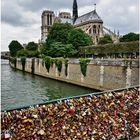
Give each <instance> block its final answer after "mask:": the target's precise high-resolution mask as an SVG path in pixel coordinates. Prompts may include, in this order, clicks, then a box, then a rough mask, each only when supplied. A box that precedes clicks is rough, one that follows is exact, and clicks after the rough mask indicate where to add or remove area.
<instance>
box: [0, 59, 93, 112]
mask: <svg viewBox="0 0 140 140" xmlns="http://www.w3.org/2000/svg"><path fill="white" fill-rule="evenodd" d="M91 92H95V91H94V90H91V89H87V88H83V87H80V86H75V85H71V84H67V83H63V82H59V81H55V80H51V79H47V78H43V77H39V76H35V75H31V74H28V73H23V72H22V71H18V70H16V71H15V70H13V69H12V68H11V67H10V66H9V64H8V60H1V109H2V110H7V109H14V108H18V107H24V106H29V105H33V104H39V103H43V102H45V101H50V100H54V99H59V98H63V97H70V96H75V95H82V94H88V93H91Z"/></svg>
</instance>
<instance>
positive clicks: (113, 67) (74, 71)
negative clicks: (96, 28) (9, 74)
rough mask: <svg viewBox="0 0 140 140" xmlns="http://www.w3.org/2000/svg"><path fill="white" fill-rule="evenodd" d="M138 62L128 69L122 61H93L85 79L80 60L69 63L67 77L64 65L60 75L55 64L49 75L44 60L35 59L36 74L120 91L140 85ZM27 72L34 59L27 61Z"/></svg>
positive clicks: (20, 68)
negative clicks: (120, 89)
mask: <svg viewBox="0 0 140 140" xmlns="http://www.w3.org/2000/svg"><path fill="white" fill-rule="evenodd" d="M137 61H138V60H133V63H132V64H133V65H132V66H131V67H129V66H128V67H126V66H125V65H124V64H123V63H124V62H123V61H122V60H92V61H91V62H90V64H88V66H87V73H86V77H84V76H83V75H82V73H81V69H80V65H79V63H78V60H70V61H69V64H68V75H67V76H66V75H65V65H64V64H63V65H62V71H61V73H60V75H59V72H58V70H57V67H56V66H55V64H53V67H50V71H49V73H48V72H47V69H46V68H45V65H42V59H35V63H34V74H37V75H40V76H44V77H47V78H52V79H56V80H60V81H64V82H67V83H72V84H76V85H80V86H84V87H88V88H93V89H98V90H109V89H118V88H125V87H130V86H134V85H138V84H139V68H138V63H137ZM17 69H19V70H22V65H21V62H20V59H17ZM25 71H26V72H29V73H31V71H32V59H26V65H25Z"/></svg>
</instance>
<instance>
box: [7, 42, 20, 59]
mask: <svg viewBox="0 0 140 140" xmlns="http://www.w3.org/2000/svg"><path fill="white" fill-rule="evenodd" d="M8 48H9V51H10V54H11V56H13V57H15V56H16V54H17V52H18V51H19V50H22V49H23V47H22V45H21V44H20V43H19V42H18V41H16V40H13V41H11V43H10V44H9V46H8Z"/></svg>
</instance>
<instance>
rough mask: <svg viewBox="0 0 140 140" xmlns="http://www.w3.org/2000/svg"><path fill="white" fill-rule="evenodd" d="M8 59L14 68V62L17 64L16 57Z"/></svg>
mask: <svg viewBox="0 0 140 140" xmlns="http://www.w3.org/2000/svg"><path fill="white" fill-rule="evenodd" d="M9 61H10V62H11V63H12V64H14V67H15V68H16V64H17V59H16V57H10V59H9Z"/></svg>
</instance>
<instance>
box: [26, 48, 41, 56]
mask: <svg viewBox="0 0 140 140" xmlns="http://www.w3.org/2000/svg"><path fill="white" fill-rule="evenodd" d="M27 54H28V55H27V56H28V57H39V52H38V50H36V51H27Z"/></svg>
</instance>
